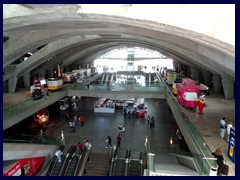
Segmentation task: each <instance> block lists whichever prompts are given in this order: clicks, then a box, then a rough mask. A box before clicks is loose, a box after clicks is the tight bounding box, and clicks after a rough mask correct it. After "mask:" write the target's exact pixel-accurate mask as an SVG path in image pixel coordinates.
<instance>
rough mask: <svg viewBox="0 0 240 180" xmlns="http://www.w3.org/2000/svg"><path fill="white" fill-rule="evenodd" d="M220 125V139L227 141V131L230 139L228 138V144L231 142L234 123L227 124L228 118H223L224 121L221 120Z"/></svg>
mask: <svg viewBox="0 0 240 180" xmlns="http://www.w3.org/2000/svg"><path fill="white" fill-rule="evenodd" d="M219 124H220V137H221V138H222V139H225V133H226V131H227V135H228V137H227V142H229V137H230V130H231V128H233V122H232V121H230V122H229V123H228V124H227V122H226V118H225V117H223V118H222V119H220V122H219Z"/></svg>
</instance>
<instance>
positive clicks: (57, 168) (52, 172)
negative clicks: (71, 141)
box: [46, 146, 76, 176]
mask: <svg viewBox="0 0 240 180" xmlns="http://www.w3.org/2000/svg"><path fill="white" fill-rule="evenodd" d="M74 151H76V147H75V146H72V147H71V148H70V149H69V150H68V152H67V154H62V158H61V162H58V160H57V158H56V156H55V155H54V157H53V159H52V161H51V163H50V166H49V169H48V171H47V173H46V176H60V175H61V174H62V171H63V170H64V167H65V165H66V163H68V161H69V160H70V158H69V157H70V156H71V155H72V154H73V153H74Z"/></svg>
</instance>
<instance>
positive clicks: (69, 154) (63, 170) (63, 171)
mask: <svg viewBox="0 0 240 180" xmlns="http://www.w3.org/2000/svg"><path fill="white" fill-rule="evenodd" d="M76 149H77V148H76V146H74V145H72V146H71V147H70V149H69V150H68V152H67V154H66V157H65V159H64V162H63V164H62V166H61V169H60V172H59V174H58V176H62V175H63V174H64V173H65V171H66V167H67V166H68V164H69V161H70V160H71V157H72V154H74V153H75V152H76Z"/></svg>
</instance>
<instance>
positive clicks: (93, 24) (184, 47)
mask: <svg viewBox="0 0 240 180" xmlns="http://www.w3.org/2000/svg"><path fill="white" fill-rule="evenodd" d="M22 8H23V9H24V8H25V7H22ZM3 10H4V9H3ZM20 14H21V13H20ZM3 35H4V37H9V39H8V40H7V41H5V42H4V44H3V55H4V60H3V67H4V73H5V74H4V80H7V79H8V78H9V77H10V76H12V75H17V76H22V75H24V73H29V72H30V71H36V70H35V69H36V68H37V67H39V66H40V65H41V66H42V68H43V69H47V67H48V64H49V65H50V63H48V62H47V59H48V58H49V57H52V56H55V57H54V61H52V64H51V66H53V65H54V63H56V64H60V63H61V64H62V65H65V66H68V65H71V64H73V63H76V62H79V63H80V62H82V63H85V62H90V61H91V60H93V58H94V57H97V56H98V55H101V53H105V52H107V50H112V49H114V48H118V47H122V46H130V45H132V46H141V47H146V48H149V49H153V50H157V51H160V52H163V53H164V54H166V55H168V56H170V57H173V59H174V60H176V61H180V62H181V63H183V64H186V65H189V66H194V67H196V68H200V69H206V70H209V71H211V72H212V73H216V74H220V75H224V76H228V77H230V78H231V79H233V80H235V49H234V46H232V45H230V44H227V43H224V42H222V41H219V40H217V39H214V38H211V37H209V36H206V35H203V34H199V33H196V32H193V31H189V30H186V29H181V28H177V27H174V26H170V25H166V24H160V23H156V22H152V21H146V20H136V19H130V18H124V17H118V16H107V15H99V14H83V13H79V12H78V9H74V8H70V9H68V8H60V9H40V10H39V9H34V8H33V9H31V13H29V14H28V13H25V14H24V15H22V14H21V16H20V15H17V13H16V14H15V16H14V17H9V18H4V20H3ZM43 45H46V46H44V47H43V48H42V49H40V50H39V51H37V52H35V53H34V54H33V56H31V57H30V58H29V59H28V60H27V61H24V62H23V63H21V64H19V65H14V66H15V67H13V65H11V63H12V62H14V61H15V60H16V59H17V58H18V57H20V56H21V55H23V54H24V53H26V52H27V51H31V50H33V49H36V48H37V47H40V46H43ZM57 57H58V58H59V59H56V58H57ZM53 62H54V63H53ZM59 62H60V63H59Z"/></svg>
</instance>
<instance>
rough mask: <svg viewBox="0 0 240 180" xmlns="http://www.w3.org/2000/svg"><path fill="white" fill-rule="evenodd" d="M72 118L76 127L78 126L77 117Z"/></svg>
mask: <svg viewBox="0 0 240 180" xmlns="http://www.w3.org/2000/svg"><path fill="white" fill-rule="evenodd" d="M72 118H73V121H74V122H75V126H78V122H77V115H76V114H74V115H73V117H72Z"/></svg>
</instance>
